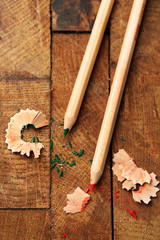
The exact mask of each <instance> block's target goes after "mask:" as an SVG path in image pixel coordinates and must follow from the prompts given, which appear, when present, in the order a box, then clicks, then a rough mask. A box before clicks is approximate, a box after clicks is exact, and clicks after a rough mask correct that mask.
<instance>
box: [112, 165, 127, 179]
mask: <svg viewBox="0 0 160 240" xmlns="http://www.w3.org/2000/svg"><path fill="white" fill-rule="evenodd" d="M112 170H113V172H114V175H116V176H117V178H118V181H119V182H123V181H124V180H125V178H124V177H122V170H120V169H119V164H118V163H117V164H115V165H114V166H113V167H112Z"/></svg>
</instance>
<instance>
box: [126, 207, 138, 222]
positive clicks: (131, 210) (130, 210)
mask: <svg viewBox="0 0 160 240" xmlns="http://www.w3.org/2000/svg"><path fill="white" fill-rule="evenodd" d="M128 211H129V212H130V214H131V215H132V216H133V217H134V218H135V219H136V220H137V217H136V214H135V212H134V211H133V209H128Z"/></svg>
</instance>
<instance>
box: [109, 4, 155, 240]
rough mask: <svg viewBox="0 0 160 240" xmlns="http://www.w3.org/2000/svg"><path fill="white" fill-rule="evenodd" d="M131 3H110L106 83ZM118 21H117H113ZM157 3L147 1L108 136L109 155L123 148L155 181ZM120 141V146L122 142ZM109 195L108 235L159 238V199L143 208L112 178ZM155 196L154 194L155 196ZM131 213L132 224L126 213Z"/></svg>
mask: <svg viewBox="0 0 160 240" xmlns="http://www.w3.org/2000/svg"><path fill="white" fill-rule="evenodd" d="M132 2H133V1H127V4H126V2H124V1H120V0H119V1H116V4H115V8H114V11H113V14H112V18H111V29H110V30H111V55H110V56H111V59H110V61H111V79H113V75H114V71H115V66H116V63H117V60H118V55H119V52H120V46H121V44H122V40H123V36H124V32H125V28H126V25H127V20H128V17H129V13H130V9H131V4H132ZM119 16H121V17H119ZM159 19H160V2H159V1H158V0H155V1H153V2H150V1H149V2H148V4H147V5H146V10H145V14H144V18H143V21H142V25H141V29H140V34H139V38H138V41H137V44H136V48H135V54H134V56H133V60H132V63H131V67H130V71H129V75H128V78H127V84H126V88H125V92H124V95H123V99H122V104H121V108H120V111H119V115H118V120H117V124H116V127H115V131H114V136H113V146H112V151H113V153H116V152H117V151H118V150H119V149H120V148H124V149H125V150H126V151H127V153H128V154H129V155H130V156H132V157H133V158H134V159H135V162H136V163H137V165H138V166H139V167H142V168H144V169H146V170H147V171H148V172H149V173H151V172H154V173H155V174H156V175H157V177H158V179H159V180H160V178H159V177H160V176H159V174H160V167H159V144H160V136H159V134H158V132H159V117H160V94H159V93H160V74H159V60H158V59H159V57H160V45H159V40H158V39H159V38H160V32H159V25H158V22H159ZM121 136H122V137H123V138H124V139H125V140H126V142H124V141H122V140H121V139H120V137H121ZM113 180H114V181H113V192H115V191H117V190H119V196H120V198H119V199H117V200H115V201H114V207H113V209H114V235H115V239H117V240H121V239H123V240H128V239H130V240H133V239H139V240H140V239H145V240H150V239H156V240H158V239H159V236H160V225H159V221H160V215H159V212H160V204H159V197H158V198H155V199H154V198H152V202H151V203H149V205H145V204H140V203H135V202H132V195H131V193H128V192H127V191H125V190H123V191H122V188H121V183H118V181H117V178H116V177H114V178H113ZM158 196H160V195H159V193H158ZM127 209H133V210H134V211H135V213H136V216H137V218H138V220H135V219H134V218H133V217H132V216H131V215H130V214H129V212H128V211H127Z"/></svg>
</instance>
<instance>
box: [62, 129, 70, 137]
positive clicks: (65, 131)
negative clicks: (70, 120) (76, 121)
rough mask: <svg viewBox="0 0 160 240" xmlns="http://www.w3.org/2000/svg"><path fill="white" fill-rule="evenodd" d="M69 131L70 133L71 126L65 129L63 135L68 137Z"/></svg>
mask: <svg viewBox="0 0 160 240" xmlns="http://www.w3.org/2000/svg"><path fill="white" fill-rule="evenodd" d="M67 133H69V128H65V129H64V132H63V136H64V137H66V135H67Z"/></svg>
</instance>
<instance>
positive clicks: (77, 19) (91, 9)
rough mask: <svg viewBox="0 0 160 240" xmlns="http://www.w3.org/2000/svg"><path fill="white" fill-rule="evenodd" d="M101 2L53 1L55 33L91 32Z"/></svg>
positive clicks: (93, 0) (82, 0) (89, 0)
mask: <svg viewBox="0 0 160 240" xmlns="http://www.w3.org/2000/svg"><path fill="white" fill-rule="evenodd" d="M100 2H101V1H100V0H88V1H86V0H62V1H59V0H53V1H52V20H53V25H52V26H53V31H90V30H91V29H92V26H93V23H94V19H95V17H96V15H97V11H98V8H99V4H100Z"/></svg>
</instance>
